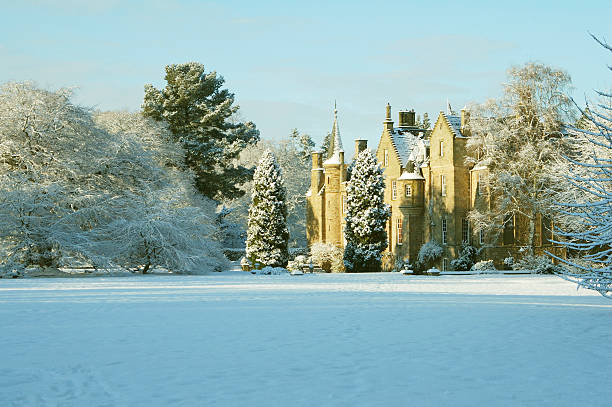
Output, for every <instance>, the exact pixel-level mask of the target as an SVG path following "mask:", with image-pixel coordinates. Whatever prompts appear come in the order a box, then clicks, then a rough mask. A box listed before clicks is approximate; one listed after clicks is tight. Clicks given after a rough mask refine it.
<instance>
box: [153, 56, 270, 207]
mask: <svg viewBox="0 0 612 407" xmlns="http://www.w3.org/2000/svg"><path fill="white" fill-rule="evenodd" d="M165 79H166V87H165V89H163V90H158V89H155V88H154V87H153V86H152V85H145V96H144V102H143V104H142V109H143V114H144V115H145V116H146V117H151V118H153V119H155V120H158V121H165V122H167V123H168V127H169V129H170V131H171V132H172V134H173V135H174V137H175V139H176V140H177V141H180V142H181V144H182V145H183V147H184V148H185V150H186V157H185V161H186V163H187V165H188V166H189V167H190V168H191V169H192V170H193V172H194V174H195V186H196V188H197V189H198V191H200V192H201V193H202V194H203V195H205V196H207V197H209V198H211V199H220V198H223V197H230V198H235V197H238V196H241V195H242V194H244V191H243V190H241V189H240V188H239V185H240V184H242V183H244V182H246V181H248V180H249V179H250V178H251V176H252V170H250V169H248V168H245V167H241V166H236V165H235V164H234V160H235V159H236V158H237V157H238V155H239V154H240V152H241V151H242V150H243V149H244V148H245V147H246V146H247V145H249V144H255V143H257V141H258V140H259V131H258V130H257V129H256V128H255V125H254V124H253V123H252V122H246V123H240V122H237V121H236V120H235V115H236V113H237V112H238V109H239V107H238V106H234V105H233V103H234V95H233V94H232V93H230V92H229V91H228V90H227V89H222V88H221V87H222V85H223V83H224V79H223V77H221V76H220V75H217V73H216V72H210V73H205V72H204V65H202V64H199V63H197V62H189V63H185V64H179V65H168V66H166V76H165Z"/></svg>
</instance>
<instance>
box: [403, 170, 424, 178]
mask: <svg viewBox="0 0 612 407" xmlns="http://www.w3.org/2000/svg"><path fill="white" fill-rule="evenodd" d="M398 179H399V180H412V179H418V180H424V179H425V178H423V177H422V176H421V174H417V173H416V172H408V171H404V172H403V173H402V175H400V177H399V178H398Z"/></svg>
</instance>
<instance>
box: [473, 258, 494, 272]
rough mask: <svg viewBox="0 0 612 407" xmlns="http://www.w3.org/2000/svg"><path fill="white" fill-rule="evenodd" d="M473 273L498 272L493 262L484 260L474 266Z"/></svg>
mask: <svg viewBox="0 0 612 407" xmlns="http://www.w3.org/2000/svg"><path fill="white" fill-rule="evenodd" d="M472 270H473V271H494V270H497V269H496V268H495V265H494V264H493V260H482V261H479V262H478V263H476V264H474V265H473V266H472Z"/></svg>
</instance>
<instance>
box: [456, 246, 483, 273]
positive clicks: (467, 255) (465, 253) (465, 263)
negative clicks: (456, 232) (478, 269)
mask: <svg viewBox="0 0 612 407" xmlns="http://www.w3.org/2000/svg"><path fill="white" fill-rule="evenodd" d="M477 255H478V249H476V248H475V247H474V246H470V245H468V244H465V243H464V244H462V245H461V253H460V254H459V257H458V258H456V259H454V260H451V262H450V266H451V269H452V270H457V271H465V270H469V269H471V268H472V266H473V265H474V260H475V258H476V256H477Z"/></svg>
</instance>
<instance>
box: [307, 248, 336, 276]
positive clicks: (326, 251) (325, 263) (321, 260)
mask: <svg viewBox="0 0 612 407" xmlns="http://www.w3.org/2000/svg"><path fill="white" fill-rule="evenodd" d="M343 254H344V253H343V252H342V249H340V248H338V247H336V246H334V245H331V244H325V243H315V244H313V245H312V247H311V248H310V255H311V257H312V262H313V263H314V264H317V265H318V266H319V267H321V268H322V269H323V270H325V272H327V273H330V272H331V273H342V272H343V271H344V265H343V259H342V257H343Z"/></svg>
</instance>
